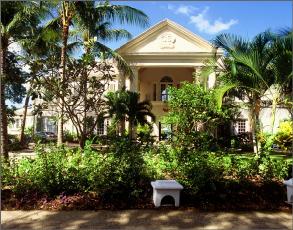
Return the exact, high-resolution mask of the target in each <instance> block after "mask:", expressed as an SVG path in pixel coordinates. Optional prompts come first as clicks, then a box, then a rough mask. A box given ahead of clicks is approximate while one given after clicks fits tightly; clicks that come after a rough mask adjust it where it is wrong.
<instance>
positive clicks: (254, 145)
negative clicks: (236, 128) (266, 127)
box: [249, 108, 258, 154]
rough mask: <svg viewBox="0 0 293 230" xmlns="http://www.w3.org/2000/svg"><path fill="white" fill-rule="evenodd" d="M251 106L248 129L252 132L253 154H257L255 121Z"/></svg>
mask: <svg viewBox="0 0 293 230" xmlns="http://www.w3.org/2000/svg"><path fill="white" fill-rule="evenodd" d="M254 115H255V114H254V111H253V108H251V109H250V111H249V120H250V129H251V134H252V145H253V152H254V153H255V154H258V148H257V138H256V122H255V116H254Z"/></svg>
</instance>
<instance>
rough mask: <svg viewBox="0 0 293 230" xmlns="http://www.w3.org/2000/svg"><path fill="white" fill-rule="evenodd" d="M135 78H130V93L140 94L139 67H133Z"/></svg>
mask: <svg viewBox="0 0 293 230" xmlns="http://www.w3.org/2000/svg"><path fill="white" fill-rule="evenodd" d="M131 69H132V72H133V76H132V77H130V91H133V92H138V91H139V79H138V71H139V67H136V66H135V67H131Z"/></svg>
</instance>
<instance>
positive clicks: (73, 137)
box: [63, 130, 78, 142]
mask: <svg viewBox="0 0 293 230" xmlns="http://www.w3.org/2000/svg"><path fill="white" fill-rule="evenodd" d="M63 138H64V141H65V142H66V141H68V142H78V137H77V134H76V133H73V132H70V131H67V130H65V131H64V137H63Z"/></svg>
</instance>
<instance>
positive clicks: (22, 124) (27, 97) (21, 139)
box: [19, 89, 31, 146]
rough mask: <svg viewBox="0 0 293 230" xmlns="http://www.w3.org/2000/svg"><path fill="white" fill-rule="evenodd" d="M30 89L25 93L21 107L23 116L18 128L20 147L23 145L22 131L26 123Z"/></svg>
mask: <svg viewBox="0 0 293 230" xmlns="http://www.w3.org/2000/svg"><path fill="white" fill-rule="evenodd" d="M30 92H31V91H30V89H29V90H28V92H27V95H26V98H25V102H24V107H23V116H22V121H21V127H20V138H19V139H20V144H21V145H22V146H24V145H25V139H24V129H25V123H26V115H27V107H28V103H29V99H30Z"/></svg>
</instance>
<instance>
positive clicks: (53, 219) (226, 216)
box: [1, 208, 292, 230]
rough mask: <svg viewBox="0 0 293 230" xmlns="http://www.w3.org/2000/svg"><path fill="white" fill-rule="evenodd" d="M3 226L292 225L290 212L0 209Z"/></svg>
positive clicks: (168, 227)
mask: <svg viewBox="0 0 293 230" xmlns="http://www.w3.org/2000/svg"><path fill="white" fill-rule="evenodd" d="M1 214H2V222H1V225H2V229H266V230H267V229H282V230H283V229H284V230H285V229H292V213H290V212H258V211H255V212H199V211H196V210H195V209H173V208H159V209H149V210H123V211H58V212H57V211H56V212H53V211H37V210H35V211H2V212H1Z"/></svg>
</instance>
